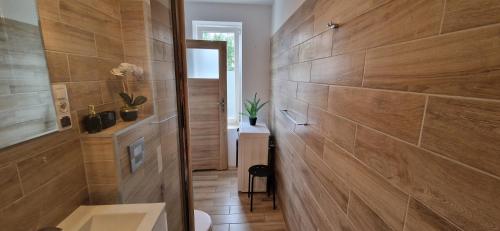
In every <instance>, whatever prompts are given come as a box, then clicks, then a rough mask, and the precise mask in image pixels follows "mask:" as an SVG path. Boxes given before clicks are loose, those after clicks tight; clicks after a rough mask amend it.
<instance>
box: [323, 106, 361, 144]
mask: <svg viewBox="0 0 500 231" xmlns="http://www.w3.org/2000/svg"><path fill="white" fill-rule="evenodd" d="M321 131H322V134H324V135H325V138H327V139H330V140H331V141H333V142H335V143H336V144H338V145H339V146H340V147H342V148H344V149H345V150H347V151H349V152H351V153H352V152H353V151H354V136H355V133H356V125H355V124H354V123H352V122H350V121H348V120H346V119H344V118H341V117H338V116H336V115H332V114H330V113H328V112H324V113H322V114H321Z"/></svg>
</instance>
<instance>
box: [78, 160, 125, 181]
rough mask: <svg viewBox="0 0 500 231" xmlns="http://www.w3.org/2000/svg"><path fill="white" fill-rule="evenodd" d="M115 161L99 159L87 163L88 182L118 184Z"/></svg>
mask: <svg viewBox="0 0 500 231" xmlns="http://www.w3.org/2000/svg"><path fill="white" fill-rule="evenodd" d="M116 166H117V164H116V163H115V161H114V160H113V161H97V162H87V163H85V169H86V170H87V182H88V184H91V185H92V184H116V183H118V182H117V180H118V177H117V175H116Z"/></svg>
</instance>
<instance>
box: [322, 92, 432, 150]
mask: <svg viewBox="0 0 500 231" xmlns="http://www.w3.org/2000/svg"><path fill="white" fill-rule="evenodd" d="M424 107H425V96H422V95H413V94H405V93H396V92H382V91H375V90H368V89H359V88H348V87H336V86H330V93H329V99H328V112H331V113H333V114H335V115H340V116H342V117H346V118H349V119H352V120H354V121H357V122H359V123H361V124H364V125H367V126H369V127H372V128H375V129H378V130H380V131H383V132H387V133H388V134H390V135H393V136H396V137H398V138H401V139H404V140H406V141H408V142H411V143H415V144H416V143H417V142H418V139H419V136H420V127H421V123H422V119H423V113H424Z"/></svg>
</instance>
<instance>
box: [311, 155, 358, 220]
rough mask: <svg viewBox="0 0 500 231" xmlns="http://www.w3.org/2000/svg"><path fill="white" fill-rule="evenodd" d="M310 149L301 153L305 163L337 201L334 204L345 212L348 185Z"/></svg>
mask: <svg viewBox="0 0 500 231" xmlns="http://www.w3.org/2000/svg"><path fill="white" fill-rule="evenodd" d="M312 152H313V151H312V149H310V148H307V149H306V154H305V155H303V158H304V161H305V163H306V164H307V165H308V166H309V169H311V172H312V173H313V175H314V176H315V177H316V178H317V179H318V181H319V182H320V183H321V184H322V186H320V187H324V188H325V190H326V192H327V193H328V194H329V195H330V197H331V198H332V199H333V200H334V201H335V202H336V203H337V204H336V205H334V206H338V207H340V208H341V209H342V210H343V211H344V213H347V201H348V200H349V186H348V185H347V183H346V182H345V181H344V179H342V178H340V176H338V175H337V174H335V173H334V172H333V171H332V170H331V169H330V168H329V167H328V166H327V165H326V164H325V163H324V162H323V160H322V159H321V157H319V156H318V155H317V154H315V153H312Z"/></svg>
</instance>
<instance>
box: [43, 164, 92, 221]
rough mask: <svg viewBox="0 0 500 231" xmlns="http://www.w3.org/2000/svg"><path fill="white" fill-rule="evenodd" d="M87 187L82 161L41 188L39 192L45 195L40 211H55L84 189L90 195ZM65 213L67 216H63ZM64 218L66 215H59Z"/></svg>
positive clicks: (45, 212) (44, 212)
mask: <svg viewBox="0 0 500 231" xmlns="http://www.w3.org/2000/svg"><path fill="white" fill-rule="evenodd" d="M86 188H87V182H86V181H85V169H84V167H83V164H82V163H81V162H80V163H78V164H76V165H73V167H72V168H71V169H70V170H68V171H66V172H61V173H60V175H59V176H57V177H56V178H54V179H52V180H51V181H50V182H49V183H47V184H46V185H44V186H43V187H42V188H41V189H40V192H39V193H41V194H42V195H43V198H42V208H41V211H40V213H41V214H47V213H50V212H53V211H54V210H56V209H57V208H58V207H60V206H61V205H63V204H65V203H66V202H67V200H71V198H72V197H73V195H76V194H78V193H79V192H81V191H82V190H84V189H85V193H86V194H87V197H88V192H87V191H86ZM61 198H66V199H67V200H61ZM65 215H66V216H67V214H62V216H65ZM64 218H65V217H59V219H61V220H60V221H62V219H64Z"/></svg>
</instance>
